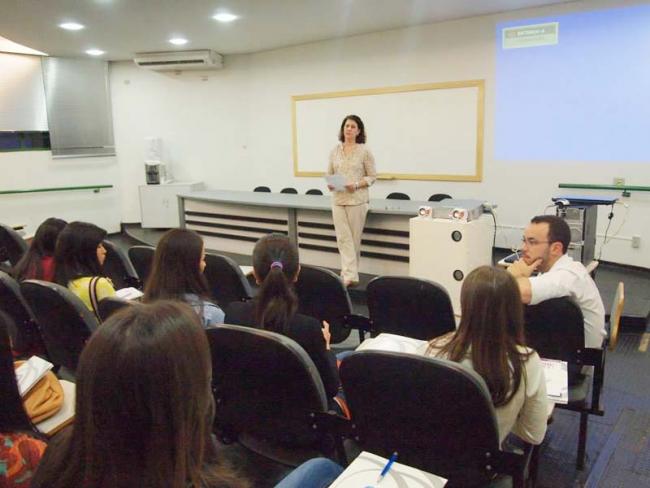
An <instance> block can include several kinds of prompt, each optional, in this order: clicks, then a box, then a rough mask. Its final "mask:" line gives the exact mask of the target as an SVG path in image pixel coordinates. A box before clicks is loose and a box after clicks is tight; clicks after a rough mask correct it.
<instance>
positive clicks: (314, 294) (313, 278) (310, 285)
mask: <svg viewBox="0 0 650 488" xmlns="http://www.w3.org/2000/svg"><path fill="white" fill-rule="evenodd" d="M295 290H296V294H297V295H298V312H299V313H301V314H304V315H310V316H312V317H315V318H317V319H318V320H326V321H327V322H328V323H329V324H330V334H331V335H332V337H331V342H332V343H333V344H336V343H339V342H343V341H344V340H345V339H347V338H348V336H349V335H350V329H349V328H346V327H344V323H345V316H346V315H349V314H351V313H352V302H351V301H350V295H349V294H348V290H347V289H346V288H345V286H344V285H343V282H342V281H341V278H339V277H338V275H336V274H335V273H333V272H332V271H330V270H328V269H325V268H319V267H318V266H309V265H307V264H303V265H302V266H301V267H300V274H299V275H298V281H297V282H296V283H295Z"/></svg>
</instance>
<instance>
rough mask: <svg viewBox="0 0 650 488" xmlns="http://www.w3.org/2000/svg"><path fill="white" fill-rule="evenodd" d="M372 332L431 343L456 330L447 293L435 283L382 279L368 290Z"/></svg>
mask: <svg viewBox="0 0 650 488" xmlns="http://www.w3.org/2000/svg"><path fill="white" fill-rule="evenodd" d="M366 296H367V303H368V312H369V317H370V329H371V333H372V335H373V336H376V335H377V334H380V333H382V332H387V333H390V334H399V335H403V336H407V337H413V338H415V339H422V340H430V339H432V338H434V337H438V336H440V335H443V334H446V333H447V332H451V331H453V330H455V329H456V322H455V320H454V309H453V307H452V305H451V299H450V298H449V294H448V293H447V290H445V289H444V288H443V287H442V286H441V285H439V284H437V283H434V282H433V281H428V280H423V279H419V278H411V277H402V276H378V277H377V278H374V279H372V280H371V281H370V282H369V283H368V286H367V287H366Z"/></svg>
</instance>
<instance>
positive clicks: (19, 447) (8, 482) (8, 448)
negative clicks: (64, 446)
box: [0, 432, 46, 488]
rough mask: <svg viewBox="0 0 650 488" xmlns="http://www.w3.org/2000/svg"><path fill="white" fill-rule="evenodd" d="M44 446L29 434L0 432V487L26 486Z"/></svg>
mask: <svg viewBox="0 0 650 488" xmlns="http://www.w3.org/2000/svg"><path fill="white" fill-rule="evenodd" d="M45 447H46V444H45V443H44V442H43V441H39V440H38V439H36V438H34V437H31V436H30V435H29V434H23V433H18V432H16V433H12V434H2V433H0V488H28V487H29V484H30V483H31V480H32V476H33V475H34V472H35V471H36V467H37V466H38V463H39V461H40V460H41V457H42V456H43V452H44V451H45Z"/></svg>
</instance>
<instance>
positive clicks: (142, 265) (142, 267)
mask: <svg viewBox="0 0 650 488" xmlns="http://www.w3.org/2000/svg"><path fill="white" fill-rule="evenodd" d="M155 252H156V248H155V247H152V246H131V247H130V248H129V259H130V260H131V264H133V268H134V269H135V272H136V273H137V274H138V278H140V281H141V282H142V284H143V286H144V284H146V283H147V278H149V273H150V272H151V266H152V264H153V255H154V253H155Z"/></svg>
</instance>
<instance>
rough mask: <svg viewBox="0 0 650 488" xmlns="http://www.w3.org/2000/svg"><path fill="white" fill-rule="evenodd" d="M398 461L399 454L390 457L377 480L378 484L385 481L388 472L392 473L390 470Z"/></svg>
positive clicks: (395, 453)
mask: <svg viewBox="0 0 650 488" xmlns="http://www.w3.org/2000/svg"><path fill="white" fill-rule="evenodd" d="M396 459H397V452H394V453H393V455H392V456H391V457H390V459H389V460H388V462H387V463H386V466H384V469H382V470H381V473H380V474H379V478H377V483H379V482H380V481H381V480H383V479H384V478H385V477H386V475H387V474H388V472H389V471H390V468H391V467H392V466H393V463H394V462H395V460H396Z"/></svg>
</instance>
